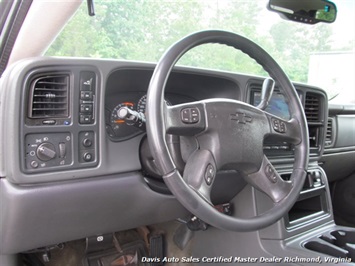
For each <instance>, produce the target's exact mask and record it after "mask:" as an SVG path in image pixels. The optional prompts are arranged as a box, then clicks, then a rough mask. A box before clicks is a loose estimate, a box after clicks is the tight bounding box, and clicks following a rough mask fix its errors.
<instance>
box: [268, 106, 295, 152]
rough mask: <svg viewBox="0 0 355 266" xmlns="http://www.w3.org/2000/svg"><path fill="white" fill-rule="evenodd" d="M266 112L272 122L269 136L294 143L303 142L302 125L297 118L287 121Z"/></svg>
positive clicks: (270, 122)
mask: <svg viewBox="0 0 355 266" xmlns="http://www.w3.org/2000/svg"><path fill="white" fill-rule="evenodd" d="M265 114H266V116H267V118H268V121H269V124H270V132H269V133H267V135H268V136H269V137H272V138H274V139H277V140H281V141H286V142H288V143H291V144H294V145H297V144H299V143H300V142H301V132H300V125H299V123H298V121H297V120H296V119H295V118H292V119H291V120H289V121H286V120H283V119H281V118H280V117H277V116H274V115H271V114H269V113H267V112H265Z"/></svg>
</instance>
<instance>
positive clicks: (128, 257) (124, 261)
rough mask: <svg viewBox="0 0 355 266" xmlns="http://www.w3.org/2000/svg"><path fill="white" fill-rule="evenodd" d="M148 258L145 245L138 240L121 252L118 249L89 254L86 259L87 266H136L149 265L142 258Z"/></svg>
mask: <svg viewBox="0 0 355 266" xmlns="http://www.w3.org/2000/svg"><path fill="white" fill-rule="evenodd" d="M146 256H147V251H146V248H145V243H144V241H142V240H137V241H134V242H131V243H128V244H125V245H123V246H122V247H121V251H118V250H117V249H116V248H112V249H110V250H105V251H102V252H96V253H91V254H88V255H87V256H86V257H85V259H84V265H85V266H136V265H139V266H140V265H142V266H145V265H147V264H145V263H142V262H141V260H142V257H146Z"/></svg>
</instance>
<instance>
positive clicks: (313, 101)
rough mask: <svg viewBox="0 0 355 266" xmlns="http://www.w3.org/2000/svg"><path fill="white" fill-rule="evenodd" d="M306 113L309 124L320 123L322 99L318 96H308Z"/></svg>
mask: <svg viewBox="0 0 355 266" xmlns="http://www.w3.org/2000/svg"><path fill="white" fill-rule="evenodd" d="M304 111H305V113H306V118H307V121H308V122H317V121H319V115H320V113H319V111H320V99H319V97H318V96H317V95H314V94H309V93H307V94H306V101H305V107H304Z"/></svg>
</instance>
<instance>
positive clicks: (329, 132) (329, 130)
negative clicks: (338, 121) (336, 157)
mask: <svg viewBox="0 0 355 266" xmlns="http://www.w3.org/2000/svg"><path fill="white" fill-rule="evenodd" d="M332 144H333V119H332V118H329V119H328V123H327V131H326V133H325V147H329V146H332Z"/></svg>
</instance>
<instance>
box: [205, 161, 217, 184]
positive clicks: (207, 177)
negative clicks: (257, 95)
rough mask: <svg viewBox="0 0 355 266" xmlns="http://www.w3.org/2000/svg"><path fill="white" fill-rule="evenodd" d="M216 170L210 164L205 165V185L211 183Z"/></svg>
mask: <svg viewBox="0 0 355 266" xmlns="http://www.w3.org/2000/svg"><path fill="white" fill-rule="evenodd" d="M215 175H216V172H215V169H214V167H213V166H212V164H209V165H207V167H206V171H205V181H206V184H207V185H211V184H212V182H213V178H214V177H215Z"/></svg>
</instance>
